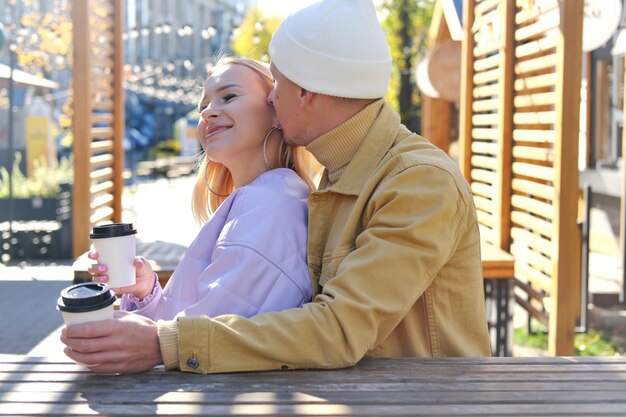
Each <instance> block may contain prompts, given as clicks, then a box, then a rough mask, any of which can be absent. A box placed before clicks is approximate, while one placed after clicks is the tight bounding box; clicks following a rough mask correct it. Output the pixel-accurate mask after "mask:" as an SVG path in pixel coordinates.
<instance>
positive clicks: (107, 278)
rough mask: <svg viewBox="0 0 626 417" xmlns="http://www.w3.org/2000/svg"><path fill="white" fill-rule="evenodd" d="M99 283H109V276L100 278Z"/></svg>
mask: <svg viewBox="0 0 626 417" xmlns="http://www.w3.org/2000/svg"><path fill="white" fill-rule="evenodd" d="M100 282H109V276H108V275H102V276H100Z"/></svg>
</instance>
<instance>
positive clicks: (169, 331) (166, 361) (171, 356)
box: [157, 320, 179, 370]
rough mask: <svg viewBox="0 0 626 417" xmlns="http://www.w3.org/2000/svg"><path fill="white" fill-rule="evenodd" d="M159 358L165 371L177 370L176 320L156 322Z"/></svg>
mask: <svg viewBox="0 0 626 417" xmlns="http://www.w3.org/2000/svg"><path fill="white" fill-rule="evenodd" d="M157 332H158V335H159V345H160V347H161V356H162V357H163V365H165V369H166V370H172V369H178V368H179V363H178V323H177V320H167V321H165V320H159V321H158V322H157Z"/></svg>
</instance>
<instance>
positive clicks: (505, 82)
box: [494, 0, 515, 251]
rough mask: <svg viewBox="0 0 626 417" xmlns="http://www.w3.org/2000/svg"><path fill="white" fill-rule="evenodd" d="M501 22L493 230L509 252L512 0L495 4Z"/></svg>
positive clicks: (513, 15) (513, 29)
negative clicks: (496, 174)
mask: <svg viewBox="0 0 626 417" xmlns="http://www.w3.org/2000/svg"><path fill="white" fill-rule="evenodd" d="M498 14H499V17H500V24H501V27H502V28H503V29H502V30H503V33H502V36H501V37H500V41H501V44H500V51H499V54H498V55H499V56H500V64H499V66H500V76H501V78H500V83H499V84H500V91H499V92H498V96H499V98H500V111H499V115H500V120H499V121H498V142H497V143H498V145H499V149H498V157H497V161H498V167H497V168H496V171H497V172H498V177H497V183H496V184H494V185H495V188H496V190H495V191H496V193H495V196H494V197H495V213H494V217H495V218H496V219H497V225H496V227H495V229H494V232H495V235H496V238H497V239H498V241H497V242H496V246H498V247H499V248H501V249H503V250H505V251H509V250H510V246H511V162H512V160H511V153H512V148H513V144H512V141H513V139H512V137H513V94H514V91H513V76H514V65H515V63H514V61H513V59H514V53H513V51H514V38H515V25H514V22H515V0H506V1H503V2H501V3H500V5H499V6H498Z"/></svg>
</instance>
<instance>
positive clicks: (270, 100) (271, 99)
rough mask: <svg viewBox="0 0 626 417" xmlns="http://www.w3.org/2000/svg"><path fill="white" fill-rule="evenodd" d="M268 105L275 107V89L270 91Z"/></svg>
mask: <svg viewBox="0 0 626 417" xmlns="http://www.w3.org/2000/svg"><path fill="white" fill-rule="evenodd" d="M267 104H269V105H270V106H273V105H274V89H273V88H272V89H271V90H270V93H269V94H268V95H267Z"/></svg>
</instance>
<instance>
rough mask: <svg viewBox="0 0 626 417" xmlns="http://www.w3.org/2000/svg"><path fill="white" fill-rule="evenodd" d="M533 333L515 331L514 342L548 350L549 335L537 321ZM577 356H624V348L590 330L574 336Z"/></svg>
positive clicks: (522, 330)
mask: <svg viewBox="0 0 626 417" xmlns="http://www.w3.org/2000/svg"><path fill="white" fill-rule="evenodd" d="M530 328H531V333H530V334H528V333H527V332H526V329H525V328H518V329H515V332H514V334H513V340H514V343H515V344H516V345H519V346H526V347H531V348H535V349H542V350H548V333H547V332H546V329H544V328H543V327H542V326H541V325H540V324H539V323H538V322H537V321H536V320H531V326H530ZM574 348H575V349H576V356H615V355H621V354H624V347H622V346H619V345H618V344H617V343H615V341H613V340H611V339H610V338H608V337H607V336H606V335H605V334H603V333H602V332H599V331H597V330H593V329H589V330H588V331H587V333H579V334H576V335H575V336H574Z"/></svg>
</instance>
